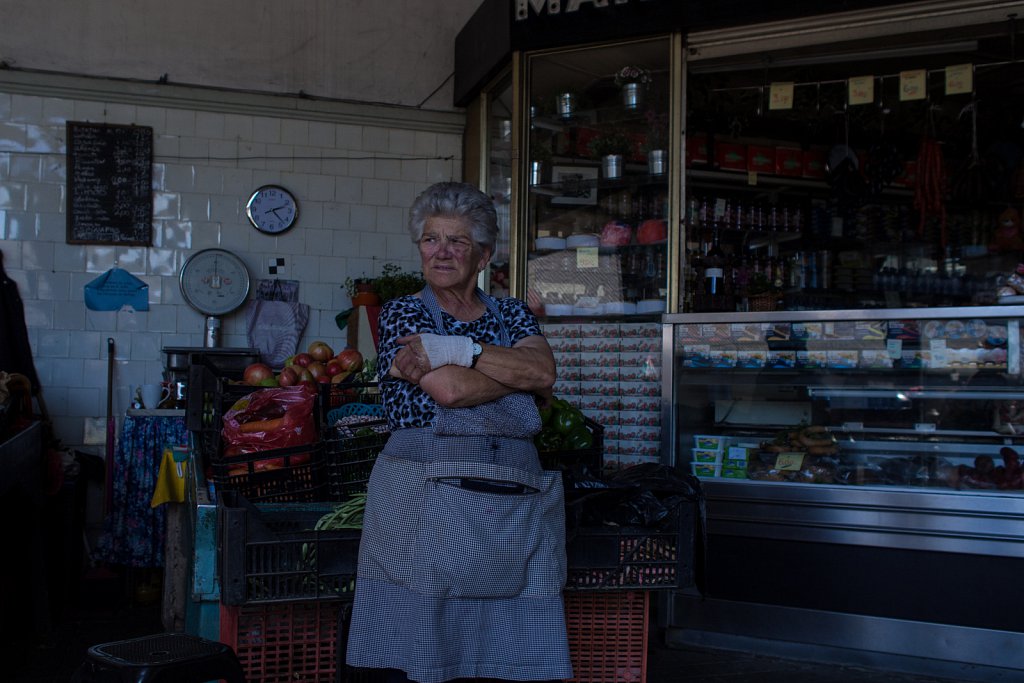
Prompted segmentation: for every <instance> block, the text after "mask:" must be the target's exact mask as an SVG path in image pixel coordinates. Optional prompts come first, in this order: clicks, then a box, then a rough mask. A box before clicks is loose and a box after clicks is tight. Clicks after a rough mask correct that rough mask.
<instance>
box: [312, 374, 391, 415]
mask: <svg viewBox="0 0 1024 683" xmlns="http://www.w3.org/2000/svg"><path fill="white" fill-rule="evenodd" d="M381 402H382V398H381V393H380V387H379V386H378V384H377V382H341V383H338V384H322V385H320V406H321V410H322V413H321V415H320V421H321V423H322V424H324V425H328V424H329V421H328V420H327V414H328V413H329V412H330V411H331V410H332V409H334V408H338V407H341V406H344V405H348V404H349V403H364V404H378V405H379V404H380V403H381Z"/></svg>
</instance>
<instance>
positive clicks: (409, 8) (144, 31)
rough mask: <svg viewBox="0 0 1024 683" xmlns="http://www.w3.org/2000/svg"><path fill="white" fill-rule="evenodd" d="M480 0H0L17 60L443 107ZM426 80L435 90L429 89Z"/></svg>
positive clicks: (59, 68) (4, 39)
mask: <svg viewBox="0 0 1024 683" xmlns="http://www.w3.org/2000/svg"><path fill="white" fill-rule="evenodd" d="M479 4H480V0H385V1H384V2H377V1H375V0H289V1H287V2H273V1H271V0H215V1H213V2H211V1H210V0H175V1H174V2H167V1H166V0H118V1H117V2H100V1H99V0H75V1H74V2H68V0H0V17H3V20H2V21H0V62H2V63H4V64H6V65H8V66H9V67H11V68H15V69H30V70H41V71H52V72H58V73H74V74H85V75H89V76H101V77H112V78H131V79H138V80H141V81H147V82H151V83H152V82H156V81H157V80H158V79H160V78H161V77H163V76H164V75H165V74H166V77H167V80H168V81H169V82H171V83H176V84H185V85H200V86H205V87H212V88H229V89H238V90H250V91H260V92H274V93H291V94H297V93H299V92H300V91H301V92H304V93H306V94H307V95H311V96H313V97H318V98H334V99H345V100H354V101H360V102H383V103H388V104H402V105H408V106H423V107H426V108H430V109H451V108H452V104H451V102H452V82H451V80H450V78H449V77H450V76H451V74H452V72H453V70H454V42H455V35H456V34H457V33H458V31H459V29H461V28H462V26H463V25H464V24H465V23H466V21H467V20H468V19H469V17H470V16H472V14H473V12H474V11H475V10H476V8H477V6H478V5H479ZM435 90H436V91H437V92H435Z"/></svg>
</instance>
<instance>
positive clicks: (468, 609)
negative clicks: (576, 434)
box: [347, 287, 572, 683]
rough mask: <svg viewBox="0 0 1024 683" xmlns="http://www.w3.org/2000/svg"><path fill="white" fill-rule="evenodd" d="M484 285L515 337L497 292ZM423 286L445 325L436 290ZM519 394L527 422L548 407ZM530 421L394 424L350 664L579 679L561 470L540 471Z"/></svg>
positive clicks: (442, 676) (381, 464)
mask: <svg viewBox="0 0 1024 683" xmlns="http://www.w3.org/2000/svg"><path fill="white" fill-rule="evenodd" d="M478 293H479V295H480V296H481V298H482V299H483V301H484V303H485V304H486V305H487V307H488V310H490V311H491V312H492V314H494V316H495V318H496V319H497V320H498V321H499V327H500V328H501V329H500V332H499V343H500V344H502V345H504V346H509V345H510V341H509V335H508V331H507V329H506V328H505V325H504V321H503V320H502V318H501V316H500V314H499V312H498V309H497V303H496V302H495V301H494V300H493V299H492V298H491V297H489V296H487V295H485V294H483V292H479V290H478ZM422 296H423V300H424V303H425V304H426V306H427V308H428V310H429V311H430V313H431V315H432V317H433V318H434V322H435V323H436V325H437V331H438V332H439V333H442V334H443V333H446V332H447V331H448V330H447V326H446V325H445V324H444V321H443V318H442V317H441V309H440V306H439V305H438V304H437V300H436V299H435V298H434V296H433V292H431V291H430V289H429V287H428V288H427V289H425V290H424V292H423V294H422ZM520 396H522V397H523V399H522V400H524V401H526V402H519V401H520V400H519V399H515V400H513V401H512V402H511V403H510V404H508V405H509V406H512V407H511V408H508V409H510V410H518V409H521V410H522V412H523V413H524V414H525V415H526V419H527V420H529V418H530V410H532V411H533V413H534V414H536V407H535V406H534V405H533V400H532V398H531V397H530V396H529V395H528V394H520ZM527 402H528V403H527ZM517 406H518V407H517ZM506 407H507V406H506ZM528 407H529V409H527V408H528ZM439 408H443V407H440V406H439ZM455 410H466V411H468V412H467V413H465V414H464V415H466V416H467V417H468V416H470V415H471V414H472V413H474V410H473V409H455ZM440 412H441V413H442V415H443V414H444V413H445V410H444V409H442V410H440ZM480 412H482V413H483V414H484V415H485V418H484V419H483V421H484V422H488V423H490V422H492V421H491V420H489V419H487V418H486V410H485V411H480ZM448 417H449V418H456V417H457V413H456V414H449V416H448ZM462 422H464V423H467V424H471V423H472V422H473V421H472V420H470V419H467V420H463V421H462ZM513 422H514V421H513ZM449 423H450V424H457V423H459V421H458V420H457V419H449ZM530 429H532V428H528V429H526V430H521V429H520V428H515V427H513V428H509V427H499V428H498V429H491V430H486V429H485V430H483V431H482V432H479V431H477V428H476V427H474V428H473V429H472V430H471V429H465V430H464V431H466V432H473V433H462V434H460V433H447V431H446V432H445V433H441V434H438V433H437V431H436V430H434V429H432V428H423V429H400V430H397V431H396V432H394V433H393V434H392V436H391V437H390V439H389V440H388V443H387V445H386V446H385V447H384V449H383V451H382V453H381V455H380V456H378V458H377V462H376V464H375V465H374V468H373V472H372V473H371V476H370V481H369V483H368V497H367V505H366V511H365V515H364V521H363V536H362V542H361V544H360V550H359V569H358V580H357V586H356V591H355V604H354V606H353V614H352V625H351V628H350V632H349V643H348V651H347V661H348V663H349V664H351V665H353V666H359V667H372V668H395V669H401V670H403V671H405V672H406V673H407V674H408V676H409V678H410V679H412V680H415V681H421V682H422V683H441V682H442V681H448V680H451V679H454V678H476V677H480V678H501V679H506V680H552V679H564V678H570V677H571V676H572V667H571V665H570V663H569V648H568V640H567V637H566V632H565V620H564V613H563V603H562V595H561V592H562V588H563V586H564V585H565V572H566V566H565V505H564V499H563V489H562V483H561V475H560V474H559V473H558V472H548V471H544V470H542V469H541V467H540V464H539V461H538V458H537V451H536V449H535V448H534V446H533V442H532V439H531V438H530V437H529V436H524V435H521V434H519V433H518V432H520V431H526V432H529V431H530ZM448 431H450V430H448ZM455 431H458V430H455ZM488 431H491V432H496V433H487V432H488ZM502 431H506V432H507V431H511V432H516V434H515V435H513V436H509V435H507V434H503V433H500V432H502ZM513 644H514V645H513Z"/></svg>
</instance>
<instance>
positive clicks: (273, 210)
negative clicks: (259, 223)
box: [263, 204, 288, 221]
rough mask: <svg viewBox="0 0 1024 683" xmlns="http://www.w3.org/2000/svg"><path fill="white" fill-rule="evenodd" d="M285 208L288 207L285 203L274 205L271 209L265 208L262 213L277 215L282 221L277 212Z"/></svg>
mask: <svg viewBox="0 0 1024 683" xmlns="http://www.w3.org/2000/svg"><path fill="white" fill-rule="evenodd" d="M286 208H288V205H287V204H282V205H281V206H276V207H274V208H273V209H267V210H266V211H264V212H263V214H264V215H266V214H268V213H272V214H274V215H275V216H277V220H279V221H283V220H284V219H283V218H281V217H280V216H278V215H277V212H278V211H280V210H281V209H286Z"/></svg>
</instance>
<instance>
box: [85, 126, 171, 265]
mask: <svg viewBox="0 0 1024 683" xmlns="http://www.w3.org/2000/svg"><path fill="white" fill-rule="evenodd" d="M67 140H68V151H67V168H68V181H67V182H68V192H67V202H68V206H67V214H68V237H67V241H68V243H69V244H124V245H141V246H149V245H150V244H152V242H153V129H152V128H150V127H149V126H124V125H118V124H110V123H83V122H80V121H68V122H67Z"/></svg>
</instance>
